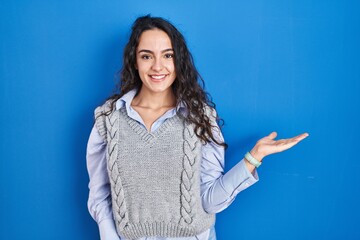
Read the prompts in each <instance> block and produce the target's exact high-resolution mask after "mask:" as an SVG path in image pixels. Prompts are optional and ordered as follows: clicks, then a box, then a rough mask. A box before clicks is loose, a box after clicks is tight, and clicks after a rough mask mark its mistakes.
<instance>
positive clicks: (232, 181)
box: [223, 159, 259, 198]
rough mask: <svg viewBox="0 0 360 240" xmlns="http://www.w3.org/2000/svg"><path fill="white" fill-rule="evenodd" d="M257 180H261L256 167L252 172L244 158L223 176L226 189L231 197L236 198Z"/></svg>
mask: <svg viewBox="0 0 360 240" xmlns="http://www.w3.org/2000/svg"><path fill="white" fill-rule="evenodd" d="M257 181H259V176H258V173H257V171H256V169H255V170H254V173H253V174H251V172H250V171H249V169H248V168H247V167H246V164H245V160H244V159H242V160H241V161H240V162H239V163H237V164H236V165H235V166H234V167H233V168H231V169H230V170H229V171H228V172H227V173H226V174H225V175H224V176H223V186H224V190H225V191H226V192H227V193H228V194H229V195H230V198H234V197H235V196H236V195H237V194H238V193H239V192H241V191H243V190H245V189H246V188H248V187H250V186H251V185H253V184H254V183H256V182H257Z"/></svg>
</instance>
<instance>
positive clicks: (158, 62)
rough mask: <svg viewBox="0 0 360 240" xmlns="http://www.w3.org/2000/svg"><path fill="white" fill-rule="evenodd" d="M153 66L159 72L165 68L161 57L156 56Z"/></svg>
mask: <svg viewBox="0 0 360 240" xmlns="http://www.w3.org/2000/svg"><path fill="white" fill-rule="evenodd" d="M151 68H152V69H153V70H154V71H157V72H159V71H161V70H162V69H163V63H162V61H161V58H155V59H154V62H153V65H152V67H151Z"/></svg>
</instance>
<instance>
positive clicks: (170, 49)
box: [138, 48, 174, 54]
mask: <svg viewBox="0 0 360 240" xmlns="http://www.w3.org/2000/svg"><path fill="white" fill-rule="evenodd" d="M169 51H174V49H172V48H167V49H165V50H162V51H161V53H164V52H169ZM141 52H146V53H151V54H153V53H154V52H153V51H150V50H147V49H141V50H139V51H138V53H141Z"/></svg>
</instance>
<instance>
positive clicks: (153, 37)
mask: <svg viewBox="0 0 360 240" xmlns="http://www.w3.org/2000/svg"><path fill="white" fill-rule="evenodd" d="M168 48H172V44H171V40H170V38H169V36H168V35H167V34H166V33H165V32H164V31H162V30H160V29H151V30H147V31H144V32H143V33H142V34H141V36H140V39H139V45H138V49H139V50H141V49H148V50H154V51H155V50H160V51H161V50H164V49H168Z"/></svg>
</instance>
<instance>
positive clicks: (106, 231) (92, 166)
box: [86, 126, 119, 240]
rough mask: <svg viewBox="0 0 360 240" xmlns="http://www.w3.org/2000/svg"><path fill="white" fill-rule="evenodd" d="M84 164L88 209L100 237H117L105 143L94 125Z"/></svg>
mask: <svg viewBox="0 0 360 240" xmlns="http://www.w3.org/2000/svg"><path fill="white" fill-rule="evenodd" d="M86 165H87V170H88V174H89V179H90V181H89V198H88V203H87V205H88V209H89V212H90V215H91V216H92V218H93V219H94V220H95V221H96V222H97V224H98V225H99V231H100V237H101V239H102V240H103V239H119V238H114V237H118V236H117V234H116V229H115V224H114V220H113V215H112V207H111V189H110V181H109V177H108V174H107V163H106V143H105V142H104V140H103V138H102V137H101V136H100V134H99V132H98V130H97V128H96V127H95V126H94V127H93V129H92V130H91V134H90V137H89V141H88V145H87V152H86Z"/></svg>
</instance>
